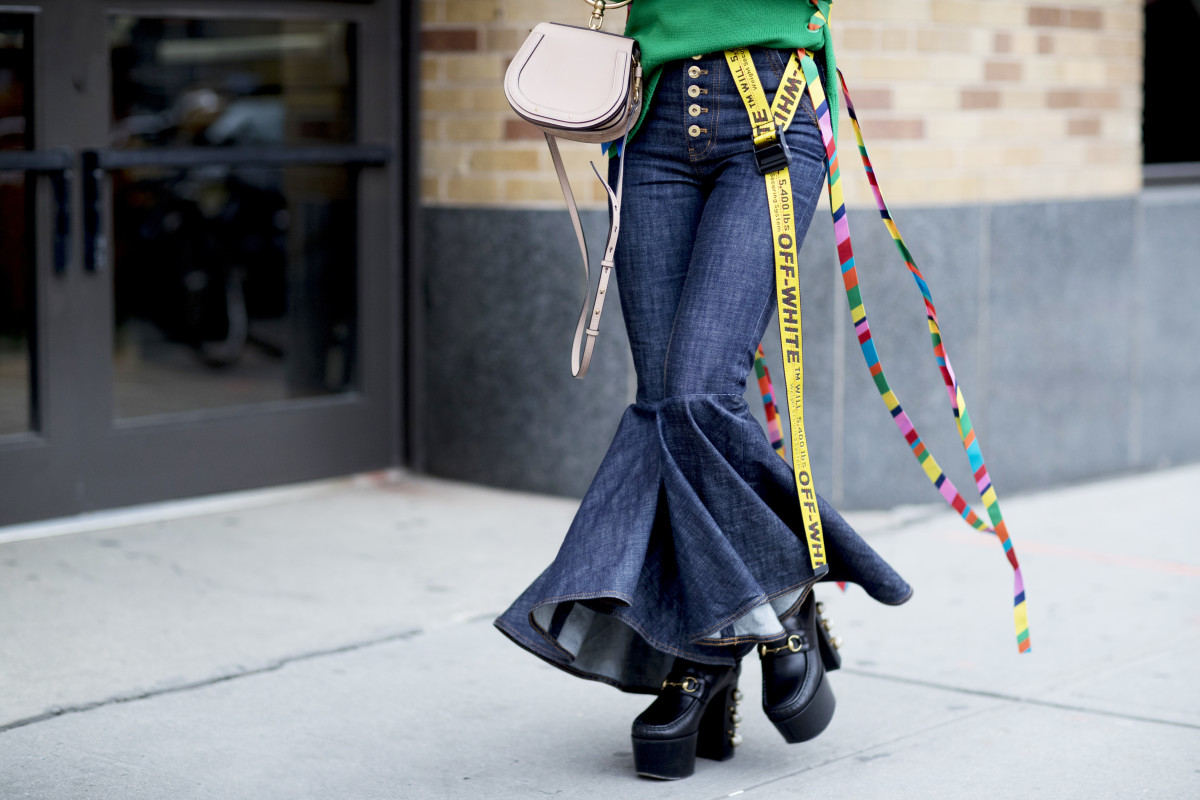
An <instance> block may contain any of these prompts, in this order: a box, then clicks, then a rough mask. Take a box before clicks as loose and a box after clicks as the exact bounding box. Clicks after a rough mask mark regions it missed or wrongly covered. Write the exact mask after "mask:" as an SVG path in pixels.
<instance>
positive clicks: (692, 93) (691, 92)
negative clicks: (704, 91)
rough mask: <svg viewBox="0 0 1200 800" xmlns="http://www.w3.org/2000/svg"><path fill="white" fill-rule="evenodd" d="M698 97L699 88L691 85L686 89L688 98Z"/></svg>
mask: <svg viewBox="0 0 1200 800" xmlns="http://www.w3.org/2000/svg"><path fill="white" fill-rule="evenodd" d="M699 96H700V87H699V86H697V85H696V84H694V83H693V84H692V85H691V86H689V87H688V97H699Z"/></svg>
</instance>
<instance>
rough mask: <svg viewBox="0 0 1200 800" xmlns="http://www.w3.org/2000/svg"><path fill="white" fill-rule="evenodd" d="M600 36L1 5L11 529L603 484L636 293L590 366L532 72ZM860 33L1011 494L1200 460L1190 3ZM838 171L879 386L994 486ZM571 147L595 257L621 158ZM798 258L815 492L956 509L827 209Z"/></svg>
mask: <svg viewBox="0 0 1200 800" xmlns="http://www.w3.org/2000/svg"><path fill="white" fill-rule="evenodd" d="M797 1H798V2H799V1H800V0H797ZM588 13H589V11H588V7H587V5H585V4H584V3H583V2H580V0H503V1H502V0H420V2H403V1H402V0H345V1H338V0H122V2H120V3H115V2H108V0H22V2H20V3H5V2H3V0H0V524H5V523H11V522H20V521H26V520H33V519H40V518H47V517H58V516H65V515H70V514H75V513H79V512H82V511H89V510H95V509H102V508H112V507H118V506H124V505H129V504H134V503H145V502H151V501H158V500H169V499H173V498H180V497H188V496H194V495H200V494H207V493H212V492H220V491H229V490H234V489H243V488H252V487H257V486H266V485H274V484H281V483H287V482H292V481H299V480H305V479H310V478H317V477H322V476H330V475H339V474H346V473H350V472H356V471H362V470H371V469H378V468H384V467H389V466H397V465H399V466H407V467H410V468H413V469H416V470H420V471H426V472H429V473H432V474H436V475H441V476H447V477H451V478H458V479H464V480H470V481H478V482H482V483H486V484H490V485H496V486H503V487H511V488H518V489H525V490H533V491H544V492H552V493H559V494H564V495H579V494H581V493H582V492H583V490H584V489H585V488H586V486H587V483H588V480H589V478H590V476H591V474H592V472H593V470H594V469H595V467H596V465H597V464H598V462H599V459H600V458H601V457H602V455H603V453H604V450H605V448H606V446H607V444H608V440H609V437H610V436H611V435H612V433H613V431H614V430H615V427H616V424H617V420H618V419H619V417H620V415H621V413H622V411H623V410H624V407H625V405H626V404H627V403H628V402H630V400H631V399H632V396H633V391H634V376H633V373H632V366H631V362H630V360H629V356H628V353H627V350H628V347H627V342H626V341H625V338H624V330H623V325H622V322H621V319H620V307H619V303H615V302H610V303H608V304H607V306H606V308H607V309H608V311H607V314H606V316H605V320H604V323H603V326H602V333H601V336H600V340H599V344H598V347H597V354H596V357H595V360H594V362H593V366H592V370H591V372H590V373H589V375H588V377H587V378H586V379H585V380H583V381H577V380H574V379H572V378H571V376H570V371H569V369H568V365H569V353H568V346H569V343H570V338H571V333H572V331H573V327H574V323H575V318H576V315H577V313H578V308H579V302H580V300H581V297H582V287H581V285H580V284H581V281H580V273H581V270H580V269H579V265H578V263H577V260H578V253H577V251H576V249H575V243H574V236H573V232H572V230H571V227H570V224H569V222H568V219H567V216H566V212H565V210H564V209H563V202H562V199H561V195H560V192H559V187H558V184H557V181H556V179H555V178H554V174H553V169H552V168H551V165H550V161H549V155H548V153H547V152H546V147H545V143H544V141H543V140H542V138H541V136H540V134H538V133H537V132H536V131H534V130H533V129H532V128H530V127H529V126H527V125H525V124H523V123H521V122H520V121H519V120H517V118H516V117H515V116H514V115H513V114H512V113H511V112H510V110H509V109H508V106H507V103H506V102H505V99H504V94H503V91H502V89H501V80H502V76H503V74H504V70H505V68H506V66H507V63H508V59H509V58H510V57H511V56H512V54H513V53H514V52H515V51H516V49H517V48H518V47H519V45H520V44H521V42H522V41H523V40H524V38H525V35H526V34H527V32H528V31H529V29H530V28H532V27H533V25H535V24H536V23H538V22H541V21H543V20H550V21H559V22H566V23H570V24H584V23H585V20H586V18H587V15H588ZM623 19H624V12H623V11H620V10H616V11H611V12H609V14H608V22H607V28H608V29H610V30H611V29H619V28H620V26H621V24H622V23H623ZM831 22H832V26H833V30H834V42H835V45H836V47H837V50H838V57H839V62H840V64H841V66H842V69H843V71H844V73H845V75H846V78H847V80H848V83H849V86H850V89H851V91H852V92H853V96H854V98H855V101H856V106H857V108H858V111H859V114H860V117H861V118H862V119H863V127H864V132H865V135H866V140H867V144H868V146H869V147H870V148H871V156H872V160H873V162H874V165H875V168H876V171H877V173H878V175H879V178H880V183H881V186H882V188H883V191H884V194H885V196H886V197H887V199H888V201H889V203H890V205H891V206H892V208H893V211H894V212H895V218H896V221H897V223H898V225H899V228H900V230H901V231H902V233H903V234H904V236H905V239H906V241H907V243H908V246H909V248H910V250H911V251H912V252H913V254H914V257H915V259H916V261H917V263H918V264H919V266H920V267H921V269H922V270H923V272H924V274H925V276H926V278H927V279H928V281H929V284H930V286H931V288H932V292H933V296H934V299H935V301H936V303H937V306H938V309H939V312H940V319H941V324H942V329H943V332H944V333H945V336H946V342H947V346H948V349H949V351H950V353H951V355H952V356H953V359H954V363H955V366H956V367H957V369H958V373H959V377H960V378H961V381H962V384H963V387H964V391H965V394H966V397H967V400H968V406H969V408H970V410H971V413H972V417H973V419H974V421H975V424H976V427H977V429H978V430H979V432H980V437H981V441H982V445H983V450H984V453H985V455H986V456H987V458H988V461H989V465H990V467H991V472H992V476H993V478H994V479H995V481H996V484H997V486H998V488H999V489H1000V491H1001V492H1002V493H1003V492H1004V491H1012V490H1028V489H1034V488H1037V487H1039V486H1042V485H1045V484H1048V483H1061V482H1069V481H1075V480H1081V479H1085V478H1088V477H1093V476H1098V475H1104V474H1112V473H1117V472H1122V471H1126V470H1140V469H1147V468H1153V467H1157V466H1161V465H1166V464H1171V463H1175V462H1179V461H1185V460H1193V459H1195V458H1197V456H1200V424H1197V423H1196V422H1195V420H1194V419H1193V417H1192V415H1191V414H1189V413H1188V409H1189V404H1188V401H1189V399H1190V398H1191V397H1192V396H1193V394H1194V393H1195V392H1196V391H1197V390H1198V389H1200V367H1197V365H1196V364H1197V362H1196V359H1194V358H1192V357H1190V355H1189V354H1190V352H1191V350H1192V348H1193V347H1194V346H1195V345H1197V344H1198V342H1197V339H1198V334H1197V333H1196V332H1195V330H1194V327H1193V326H1192V325H1191V324H1190V319H1191V313H1190V312H1191V305H1192V298H1194V297H1196V296H1197V295H1198V292H1197V289H1200V286H1197V283H1198V282H1200V278H1198V277H1197V275H1200V270H1197V269H1196V267H1197V266H1198V265H1197V260H1198V256H1197V253H1200V225H1197V224H1196V223H1197V221H1200V189H1198V188H1197V187H1198V186H1200V171H1198V170H1197V169H1196V165H1197V164H1200V152H1197V146H1196V145H1195V144H1194V143H1193V142H1194V141H1195V139H1194V137H1187V136H1180V135H1178V134H1177V133H1176V131H1175V128H1174V126H1173V117H1172V114H1171V106H1170V104H1171V103H1172V102H1178V103H1180V104H1181V105H1182V106H1184V107H1187V106H1188V95H1187V94H1186V92H1188V91H1192V90H1191V89H1190V82H1189V80H1187V79H1186V77H1187V76H1186V69H1187V64H1186V61H1185V62H1184V64H1183V66H1182V67H1181V66H1180V65H1179V63H1178V60H1177V59H1176V60H1175V61H1173V60H1172V58H1175V56H1174V55H1172V54H1177V53H1178V52H1179V49H1180V48H1179V47H1178V42H1181V41H1183V42H1189V41H1194V38H1195V35H1198V34H1200V15H1198V14H1197V11H1196V6H1195V4H1194V3H1193V2H1191V0H1155V2H1151V3H1149V4H1147V5H1145V6H1144V5H1143V4H1142V3H1140V2H1134V0H1092V1H1091V2H1084V1H1081V2H1074V1H1073V0H1058V2H1008V1H1007V0H979V1H978V2H976V1H971V2H964V1H962V0H886V1H885V0H837V2H836V3H835V4H834V11H833V14H832V18H831ZM1143 73H1145V75H1146V76H1147V77H1146V79H1147V81H1150V77H1151V76H1153V80H1152V81H1150V85H1144V83H1143ZM1164 98H1166V99H1164ZM1143 113H1144V116H1145V120H1146V123H1145V126H1144V127H1143ZM843 119H845V117H844V116H843ZM840 145H841V150H842V165H843V174H844V176H845V178H844V183H845V185H846V196H847V200H848V204H849V206H850V209H851V211H850V221H851V227H852V231H853V235H854V243H855V253H856V256H857V260H858V264H859V274H860V276H861V281H862V284H863V286H864V294H865V299H866V303H867V308H868V310H869V312H870V314H871V319H872V328H873V331H874V334H875V339H876V341H877V342H878V344H879V348H880V352H881V355H882V358H883V363H884V365H885V366H886V367H887V370H888V375H889V378H890V379H891V382H892V384H893V386H894V388H895V389H896V391H897V394H898V396H899V397H900V399H901V401H902V402H903V403H904V406H905V408H906V409H907V410H908V411H909V413H910V415H911V416H912V417H913V419H914V420H915V422H916V423H917V426H918V428H919V429H920V430H921V431H922V434H923V436H924V438H925V440H926V441H927V442H929V443H930V444H931V446H932V449H933V450H934V452H935V453H936V454H937V455H938V458H939V460H940V461H941V463H942V464H943V466H944V467H946V469H947V472H948V473H949V474H950V475H951V477H952V478H954V480H955V482H956V483H957V484H959V485H960V486H962V487H966V486H969V485H970V484H971V483H972V479H971V476H970V474H969V471H968V469H967V467H966V464H965V459H964V458H963V457H962V456H960V455H956V454H955V451H956V450H958V449H959V448H960V445H959V444H958V442H957V436H956V430H955V426H954V422H953V419H952V418H951V416H950V414H949V413H948V405H947V402H946V397H945V391H944V389H943V387H942V385H941V381H940V379H939V376H938V373H937V370H936V367H935V365H934V363H933V356H932V353H931V351H930V347H929V340H928V335H927V330H926V324H925V321H924V319H923V317H924V309H923V307H922V303H921V300H920V296H919V294H918V293H917V289H916V288H915V287H914V286H913V283H912V281H911V279H910V277H909V275H908V273H907V271H906V270H905V269H904V267H903V264H902V263H901V261H900V260H899V258H898V256H897V255H896V252H895V250H894V248H893V245H892V243H891V240H890V238H889V237H888V235H887V233H886V231H884V229H883V227H882V226H881V225H880V224H879V221H878V215H877V213H876V212H875V211H874V208H873V200H872V197H871V195H870V192H869V190H868V187H867V184H866V181H865V179H864V178H862V177H861V173H859V172H858V171H857V170H858V166H857V161H856V156H855V153H854V150H855V148H854V143H853V136H852V129H851V128H850V127H849V126H848V125H844V126H843V127H842V134H841V141H840ZM563 151H564V156H565V158H566V161H567V166H568V169H569V171H570V172H571V173H572V175H573V176H574V178H575V190H576V196H577V197H578V198H580V199H581V200H582V205H583V206H584V207H585V211H584V216H585V226H586V228H587V230H588V234H589V236H590V241H591V243H592V245H593V248H596V247H598V246H599V244H600V242H601V241H602V239H603V235H604V232H605V231H606V229H607V219H606V216H607V213H606V209H605V196H604V193H603V190H602V188H601V187H600V186H599V184H598V183H596V182H595V181H594V179H592V178H591V173H590V168H589V167H588V162H589V161H591V160H597V159H598V158H599V153H598V151H597V150H596V149H595V148H594V147H588V146H583V145H573V144H570V143H566V144H564V148H563ZM1146 161H1151V162H1155V163H1150V164H1147V163H1145V162H1146ZM1157 162H1165V163H1157ZM822 206H824V201H822ZM801 259H802V262H803V264H802V270H803V284H802V285H803V290H804V295H803V303H804V318H805V324H806V330H805V340H806V347H805V359H806V370H807V373H806V374H807V375H808V377H807V379H806V389H807V394H806V401H807V408H806V416H807V421H808V427H809V431H808V432H809V439H810V441H811V447H812V454H813V458H814V468H815V472H816V476H817V483H818V488H819V489H820V490H821V491H822V492H823V493H824V494H825V495H827V496H828V497H830V499H832V500H834V501H835V502H838V503H839V504H841V505H842V506H844V507H850V508H879V507H888V506H892V505H895V504H898V503H914V502H929V501H932V500H933V499H934V496H933V495H932V494H931V492H930V490H929V489H928V487H927V485H926V481H925V478H924V476H923V474H922V473H921V470H920V469H918V468H917V467H916V465H915V464H914V463H913V461H912V457H911V455H910V454H909V453H908V448H907V446H906V445H905V444H904V442H903V440H902V439H901V438H900V436H898V435H897V433H896V432H895V430H894V426H893V425H892V423H891V422H890V418H889V416H888V415H887V413H886V411H885V409H884V408H883V406H882V404H881V403H880V402H879V400H878V399H877V394H876V392H875V389H874V387H873V385H872V383H871V381H870V378H869V376H868V374H867V371H866V369H865V367H864V365H863V363H862V359H861V356H860V355H859V353H858V348H857V346H856V341H855V340H854V338H853V335H852V331H851V328H850V325H849V323H848V319H847V317H848V313H847V309H846V304H845V301H844V300H843V299H842V297H843V296H842V293H841V289H840V276H839V274H838V264H837V258H836V254H835V250H834V244H833V236H832V231H831V226H830V224H829V222H828V217H827V215H824V211H823V210H820V209H819V210H818V213H817V215H816V216H815V218H814V222H813V225H812V228H811V230H810V232H809V236H808V240H807V241H806V243H805V246H804V249H803V252H802V255H801ZM615 282H616V284H617V287H616V290H617V292H618V293H619V290H620V287H619V282H620V277H619V271H618V275H617V277H616V281H615ZM774 340H775V331H774V330H769V331H768V333H767V336H766V338H765V346H766V350H767V352H768V356H769V357H770V358H771V359H772V360H774V361H778V349H777V347H773V346H772V342H773V341H774ZM774 371H775V374H777V375H779V374H781V370H780V369H779V368H778V367H776V369H775V370H774ZM752 383H753V382H752ZM756 394H757V391H756V388H755V387H753V386H751V387H749V388H748V391H747V397H748V400H749V401H750V405H751V408H755V405H756V403H757V398H756V396H755V395H756ZM785 421H786V420H785Z"/></svg>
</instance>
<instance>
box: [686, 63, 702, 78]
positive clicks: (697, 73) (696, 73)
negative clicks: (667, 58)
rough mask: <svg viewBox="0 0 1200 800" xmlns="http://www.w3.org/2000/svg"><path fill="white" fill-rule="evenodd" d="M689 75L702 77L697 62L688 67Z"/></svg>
mask: <svg viewBox="0 0 1200 800" xmlns="http://www.w3.org/2000/svg"><path fill="white" fill-rule="evenodd" d="M688 77H689V78H699V77H700V68H699V67H697V66H696V65H695V64H692V65H691V66H690V67H688Z"/></svg>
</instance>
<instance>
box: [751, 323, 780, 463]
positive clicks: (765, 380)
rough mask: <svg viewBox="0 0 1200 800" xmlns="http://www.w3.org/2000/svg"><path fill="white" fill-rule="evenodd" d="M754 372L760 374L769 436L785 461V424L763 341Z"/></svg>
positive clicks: (756, 356) (759, 386) (760, 387)
mask: <svg viewBox="0 0 1200 800" xmlns="http://www.w3.org/2000/svg"><path fill="white" fill-rule="evenodd" d="M754 374H756V375H757V376H758V391H759V392H761V393H762V402H763V411H765V412H766V414H767V438H768V439H770V440H771V447H773V448H775V452H776V453H778V454H779V457H780V458H782V459H783V460H784V461H787V446H786V445H784V443H783V426H782V425H781V424H780V422H779V409H778V407H777V406H776V405H775V386H774V385H773V384H772V383H771V373H770V372H768V371H767V357H766V356H765V355H763V347H762V342H759V344H758V351H757V352H755V354H754Z"/></svg>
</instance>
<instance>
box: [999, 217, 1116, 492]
mask: <svg viewBox="0 0 1200 800" xmlns="http://www.w3.org/2000/svg"><path fill="white" fill-rule="evenodd" d="M1135 211H1136V200H1135V199H1132V198H1131V199H1122V200H1107V201H1092V202H1071V203H1065V202H1064V203H1038V204H1026V205H1014V206H1000V207H997V208H995V209H993V210H992V212H991V222H992V229H991V255H990V264H991V293H990V304H991V310H990V315H991V327H990V330H989V331H988V337H989V338H988V351H989V353H990V359H991V364H992V371H993V378H992V380H991V386H992V401H991V407H990V415H991V421H992V424H993V427H994V430H995V431H997V432H998V435H996V436H994V437H991V438H990V440H987V441H985V442H984V447H985V449H984V456H985V457H986V458H987V459H988V461H989V465H990V466H991V467H992V469H993V472H994V473H995V474H994V475H993V476H992V477H993V479H994V480H995V481H996V482H997V485H998V486H999V487H1000V488H1001V490H1005V489H1007V490H1009V491H1011V490H1014V489H1030V488H1037V487H1040V486H1043V485H1045V484H1048V483H1062V482H1067V481H1075V480H1082V479H1084V478H1089V477H1094V476H1098V475H1105V474H1112V473H1114V472H1118V471H1121V470H1123V469H1126V468H1127V467H1128V454H1129V413H1130V404H1129V392H1128V390H1127V387H1128V384H1129V379H1130V364H1131V360H1130V359H1131V353H1132V348H1131V341H1132V338H1133V333H1134V331H1133V329H1132V328H1133V326H1132V310H1133V289H1134V284H1133V272H1134V246H1133V242H1134V233H1135V232H1134V213H1135Z"/></svg>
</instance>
